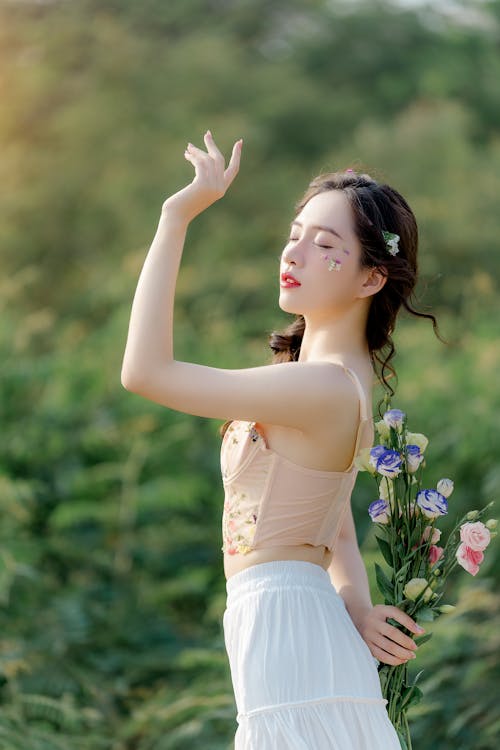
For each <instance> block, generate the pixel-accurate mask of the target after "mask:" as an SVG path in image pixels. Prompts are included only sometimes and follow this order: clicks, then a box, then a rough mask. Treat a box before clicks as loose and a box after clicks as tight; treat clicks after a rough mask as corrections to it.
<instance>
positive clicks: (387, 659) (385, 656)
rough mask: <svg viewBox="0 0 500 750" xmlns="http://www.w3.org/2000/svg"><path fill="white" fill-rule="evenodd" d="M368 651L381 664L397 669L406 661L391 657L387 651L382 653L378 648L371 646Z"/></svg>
mask: <svg viewBox="0 0 500 750" xmlns="http://www.w3.org/2000/svg"><path fill="white" fill-rule="evenodd" d="M370 651H371V653H372V654H373V656H374V657H375V658H376V659H378V660H379V661H381V662H382V663H383V664H390V665H391V666H393V667H397V666H399V665H400V664H404V663H405V661H406V659H398V658H397V657H395V656H392V654H389V653H388V652H387V651H384V650H383V649H381V648H379V647H378V646H372V647H371V649H370Z"/></svg>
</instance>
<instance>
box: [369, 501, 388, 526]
mask: <svg viewBox="0 0 500 750" xmlns="http://www.w3.org/2000/svg"><path fill="white" fill-rule="evenodd" d="M389 512H390V511H389V504H388V503H387V502H386V501H385V500H382V499H379V500H374V501H373V503H370V505H369V506H368V513H369V514H370V518H371V519H372V521H373V522H374V523H389V518H390V516H389Z"/></svg>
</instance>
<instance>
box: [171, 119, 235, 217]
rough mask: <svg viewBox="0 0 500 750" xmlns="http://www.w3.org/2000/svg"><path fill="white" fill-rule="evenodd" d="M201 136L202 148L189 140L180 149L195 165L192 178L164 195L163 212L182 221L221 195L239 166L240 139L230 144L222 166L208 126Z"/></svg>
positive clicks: (194, 214) (222, 159) (222, 157)
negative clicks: (177, 188)
mask: <svg viewBox="0 0 500 750" xmlns="http://www.w3.org/2000/svg"><path fill="white" fill-rule="evenodd" d="M203 139H204V141H205V145H206V147H207V150H206V151H203V150H202V149H201V148H197V147H196V146H193V145H192V144H191V143H189V144H188V147H187V148H186V151H185V152H184V156H185V158H186V159H187V160H188V161H190V162H191V164H192V165H193V166H194V169H195V176H194V179H193V181H192V182H191V183H190V184H189V185H186V187H184V188H182V190H179V191H178V192H177V193H174V194H173V195H171V196H170V197H169V198H167V200H166V201H165V202H164V204H163V207H162V213H163V214H168V215H169V216H176V217H177V218H179V219H180V220H181V221H183V222H186V223H189V222H190V221H191V220H192V219H194V217H195V216H197V215H198V214H200V213H201V212H202V211H204V210H205V209H206V208H208V207H209V206H210V205H211V204H212V203H215V201H217V200H219V198H222V197H223V195H225V193H226V190H227V189H228V187H229V186H230V184H231V183H232V181H233V180H234V178H235V177H236V175H237V174H238V170H239V167H240V157H241V149H242V145H243V140H242V139H240V140H239V141H236V143H235V144H234V146H233V151H232V154H231V159H230V161H229V164H228V166H227V169H225V168H224V167H225V161H224V156H223V155H222V154H221V152H220V151H219V149H218V148H217V146H216V145H215V141H214V139H213V136H212V134H211V132H210V131H209V130H207V132H206V133H205V135H204V137H203Z"/></svg>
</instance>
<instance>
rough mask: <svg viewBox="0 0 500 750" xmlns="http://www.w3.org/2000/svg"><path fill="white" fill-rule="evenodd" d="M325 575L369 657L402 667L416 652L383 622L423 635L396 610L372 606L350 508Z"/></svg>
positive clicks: (414, 624) (400, 611)
mask: <svg viewBox="0 0 500 750" xmlns="http://www.w3.org/2000/svg"><path fill="white" fill-rule="evenodd" d="M328 573H329V575H330V580H331V581H332V584H333V585H334V587H335V588H336V590H337V591H338V593H339V594H340V596H341V597H342V599H343V600H344V602H345V605H346V607H347V611H348V612H349V615H350V617H351V619H352V621H353V623H354V625H355V626H356V628H357V629H358V631H359V633H360V635H361V636H362V638H363V640H364V641H365V642H366V644H367V645H368V647H369V649H370V651H371V653H372V654H373V656H374V657H375V658H376V659H378V660H379V661H381V662H383V663H384V664H392V665H398V664H404V663H405V662H407V661H408V659H412V658H413V657H414V652H415V650H416V648H417V646H416V645H415V642H414V641H413V640H412V639H411V638H410V637H409V636H407V635H405V634H404V633H403V632H402V631H401V630H399V629H398V628H395V627H394V626H393V625H390V624H389V623H388V622H387V618H388V617H391V618H393V619H394V620H396V621H397V622H399V623H401V624H402V625H404V626H405V627H406V628H408V630H411V631H412V632H414V633H417V634H421V633H422V632H423V631H422V629H420V628H419V626H418V625H417V623H416V622H415V621H414V620H412V618H411V617H410V616H409V615H407V614H406V613H405V612H403V611H402V610H401V609H399V608H398V607H393V606H390V605H386V604H376V605H375V606H373V604H372V601H371V597H370V586H369V583H368V575H367V573H366V567H365V564H364V562H363V558H362V557H361V552H360V549H359V545H358V541H357V537H356V529H355V526H354V519H353V516H352V510H351V508H350V507H349V511H348V513H347V514H346V517H345V520H344V522H343V525H342V529H341V531H340V534H339V536H338V539H337V544H336V547H335V550H334V553H333V558H332V561H331V563H330V566H329V568H328Z"/></svg>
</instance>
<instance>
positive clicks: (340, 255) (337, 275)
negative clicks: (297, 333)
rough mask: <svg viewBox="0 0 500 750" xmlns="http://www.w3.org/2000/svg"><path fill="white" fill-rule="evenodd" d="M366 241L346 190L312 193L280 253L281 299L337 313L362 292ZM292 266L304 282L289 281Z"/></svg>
mask: <svg viewBox="0 0 500 750" xmlns="http://www.w3.org/2000/svg"><path fill="white" fill-rule="evenodd" d="M360 258H361V246H360V243H359V240H358V239H357V237H356V235H355V232H354V221H353V216H352V210H351V207H350V205H349V202H348V200H347V198H346V196H345V195H344V193H343V192H342V191H341V190H328V191H325V192H323V193H319V194H318V195H315V196H314V197H313V198H311V199H310V200H309V201H308V202H307V203H306V205H305V206H304V208H303V209H302V210H301V211H300V213H299V214H298V215H297V216H296V217H295V219H294V220H293V222H292V224H291V228H290V235H289V240H288V242H287V244H286V246H285V248H284V250H283V253H282V255H281V263H280V298H279V305H280V307H281V309H282V310H284V311H285V312H290V313H295V314H302V315H304V316H305V317H308V316H311V317H318V316H320V317H323V316H324V315H326V316H331V315H338V314H341V313H342V312H343V311H345V310H346V309H347V308H348V307H349V306H350V305H352V304H353V302H354V300H355V299H356V298H357V297H358V296H366V293H365V294H362V293H361V292H362V289H361V287H362V284H363V281H364V280H365V279H366V277H367V275H368V269H366V268H364V269H362V268H361V267H360ZM286 272H290V273H291V274H292V275H293V276H294V277H295V279H296V280H297V281H298V282H300V286H286V280H285V281H283V278H282V274H284V273H286Z"/></svg>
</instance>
